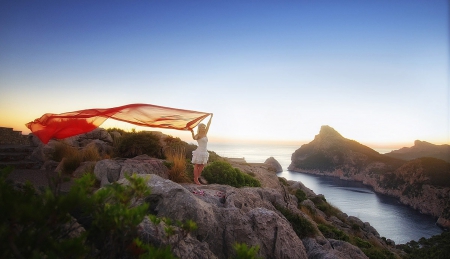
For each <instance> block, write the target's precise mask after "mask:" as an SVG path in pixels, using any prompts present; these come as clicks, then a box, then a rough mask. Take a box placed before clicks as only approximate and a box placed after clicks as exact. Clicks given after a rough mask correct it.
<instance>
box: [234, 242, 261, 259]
mask: <svg viewBox="0 0 450 259" xmlns="http://www.w3.org/2000/svg"><path fill="white" fill-rule="evenodd" d="M233 248H234V251H235V252H236V256H234V257H232V258H233V259H258V258H260V257H257V254H258V251H259V246H251V247H248V246H247V244H240V243H236V244H234V245H233Z"/></svg>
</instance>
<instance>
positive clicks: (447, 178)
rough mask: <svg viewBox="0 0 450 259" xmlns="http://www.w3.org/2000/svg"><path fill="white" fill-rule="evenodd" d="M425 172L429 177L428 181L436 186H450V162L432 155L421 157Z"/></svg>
mask: <svg viewBox="0 0 450 259" xmlns="http://www.w3.org/2000/svg"><path fill="white" fill-rule="evenodd" d="M419 160H420V162H421V164H422V166H423V170H424V174H425V175H426V176H427V177H428V178H429V179H428V181H426V183H429V184H431V185H434V186H441V187H450V163H448V162H446V161H444V160H441V159H437V158H432V157H423V158H419Z"/></svg>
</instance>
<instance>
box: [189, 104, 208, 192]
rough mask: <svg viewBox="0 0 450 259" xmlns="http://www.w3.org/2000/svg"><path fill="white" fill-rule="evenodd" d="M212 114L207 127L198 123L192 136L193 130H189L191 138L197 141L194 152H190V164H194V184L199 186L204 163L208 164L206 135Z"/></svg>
mask: <svg viewBox="0 0 450 259" xmlns="http://www.w3.org/2000/svg"><path fill="white" fill-rule="evenodd" d="M212 117H213V114H212V113H211V117H210V118H209V121H208V125H205V124H203V123H200V124H199V125H198V128H197V134H196V135H194V130H192V129H191V133H192V138H193V139H195V140H197V143H198V147H197V149H196V150H194V151H192V163H193V164H194V182H195V183H196V184H199V185H201V183H200V182H199V180H198V179H199V178H200V175H201V174H202V171H203V168H205V165H206V163H208V158H209V153H208V150H207V145H208V137H207V136H206V134H208V130H209V126H210V125H211V120H212Z"/></svg>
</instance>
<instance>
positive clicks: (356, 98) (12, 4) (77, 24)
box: [0, 0, 450, 148]
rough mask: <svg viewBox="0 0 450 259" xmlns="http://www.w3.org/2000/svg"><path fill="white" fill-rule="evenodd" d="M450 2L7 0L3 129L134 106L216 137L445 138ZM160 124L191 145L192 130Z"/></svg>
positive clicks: (383, 142)
mask: <svg viewBox="0 0 450 259" xmlns="http://www.w3.org/2000/svg"><path fill="white" fill-rule="evenodd" d="M448 9H449V6H448V1H444V0H436V1H419V0H412V1H409V0H408V1H406V0H405V1H287V2H278V1H193V2H191V1H169V2H168V1H131V2H130V1H114V2H110V1H95V2H94V3H92V2H90V1H86V2H84V1H54V2H42V1H2V2H1V3H0V24H1V29H0V126H2V127H12V128H14V129H15V130H21V131H23V133H25V134H27V133H29V130H28V129H27V128H26V127H25V123H27V122H29V121H32V120H34V119H36V118H39V117H40V116H42V115H43V114H45V113H64V112H70V111H75V110H82V109H89V108H108V107H115V106H121V105H126V104H131V103H148V104H154V105H161V106H167V107H174V108H181V109H188V110H197V111H204V112H210V113H214V118H213V122H212V124H211V128H210V132H209V135H210V139H211V141H212V142H244V141H247V142H271V143H307V142H309V141H311V140H312V139H313V138H314V136H315V135H316V134H318V133H319V130H320V127H321V126H322V125H329V126H331V127H333V128H334V129H335V130H337V131H338V132H339V133H341V135H343V136H344V137H346V138H349V139H354V140H356V141H358V142H360V143H363V144H365V145H368V146H370V147H379V148H390V147H394V146H395V147H402V146H412V145H413V143H414V140H422V141H427V142H431V143H434V144H445V143H447V144H448V143H450V136H449V134H450V126H449V125H450V123H449V118H450V108H449V100H450V94H449V81H448V80H449V75H448V71H449V64H448V58H449V52H448V50H449V42H448V41H449V35H448V33H449V28H448V24H449V12H448ZM102 127H104V128H108V127H118V128H124V129H125V130H131V129H133V128H134V129H136V130H157V131H163V132H164V133H166V134H170V135H172V136H177V137H180V138H181V139H183V140H185V141H191V137H190V133H189V132H183V131H177V130H158V129H148V128H142V127H137V126H134V125H126V124H124V123H120V122H117V121H113V120H107V121H106V122H105V123H104V124H103V125H102Z"/></svg>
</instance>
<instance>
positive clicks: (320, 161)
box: [289, 126, 404, 176]
mask: <svg viewBox="0 0 450 259" xmlns="http://www.w3.org/2000/svg"><path fill="white" fill-rule="evenodd" d="M291 160H292V163H291V165H290V166H289V168H290V169H295V168H298V169H307V170H321V171H330V170H332V171H334V170H341V171H342V173H343V174H344V175H343V176H349V175H352V174H355V173H359V172H361V170H365V169H367V166H369V165H371V164H373V163H382V164H383V166H382V167H383V168H381V167H380V165H377V167H378V170H380V169H381V170H382V171H392V170H395V169H396V168H398V167H399V166H401V165H402V164H403V163H404V161H402V160H400V159H396V158H392V157H388V156H384V155H382V154H380V153H378V152H377V151H375V150H373V149H371V148H369V147H367V146H365V145H362V144H360V143H358V142H357V141H355V140H350V139H346V138H344V137H343V136H342V135H341V134H339V133H338V132H337V131H336V130H335V129H333V128H332V127H330V126H322V127H321V129H320V132H319V134H318V135H316V136H315V138H314V140H313V141H311V142H310V143H308V144H304V145H302V146H301V147H300V148H299V149H297V150H296V151H295V152H294V154H292V158H291Z"/></svg>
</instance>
